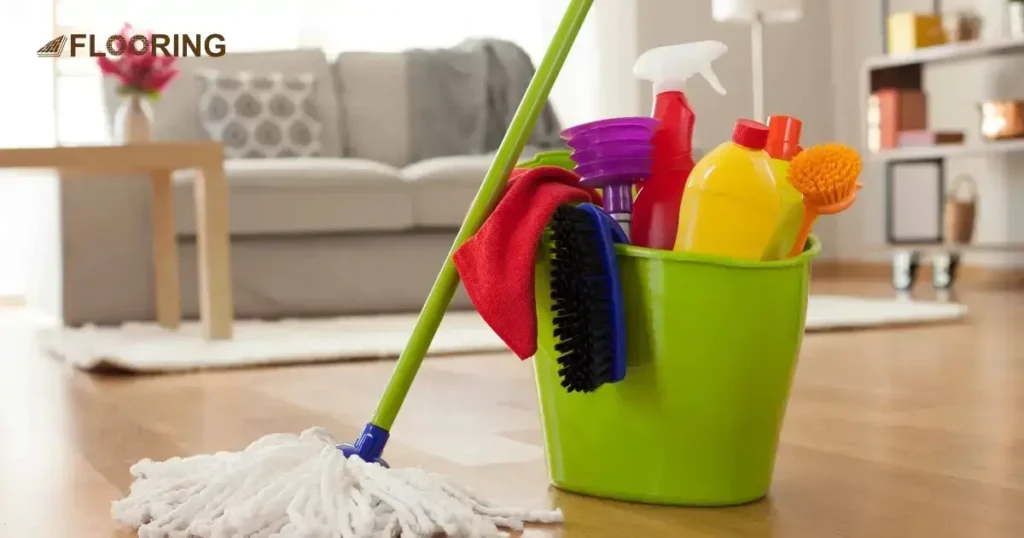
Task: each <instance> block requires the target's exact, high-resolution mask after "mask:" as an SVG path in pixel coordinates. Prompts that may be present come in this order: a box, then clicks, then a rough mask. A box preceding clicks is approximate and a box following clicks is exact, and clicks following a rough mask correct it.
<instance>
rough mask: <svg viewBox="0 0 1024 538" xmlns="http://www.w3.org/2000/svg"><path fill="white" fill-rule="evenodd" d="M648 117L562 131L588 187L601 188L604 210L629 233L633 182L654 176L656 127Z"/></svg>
mask: <svg viewBox="0 0 1024 538" xmlns="http://www.w3.org/2000/svg"><path fill="white" fill-rule="evenodd" d="M657 126H658V120H656V119H654V118H649V117H628V118H611V119H607V120H599V121H593V122H590V123H584V124H582V125H577V126H575V127H570V128H568V129H566V130H565V131H562V140H565V141H566V143H567V144H568V145H569V147H570V148H572V149H573V153H572V155H571V156H570V157H571V158H572V160H573V162H575V163H576V173H577V174H579V175H580V183H581V184H582V185H583V186H585V187H591V188H596V189H601V195H602V198H603V204H604V209H605V211H607V212H608V213H609V214H610V215H612V216H613V217H615V220H617V221H618V222H619V224H621V225H622V227H623V229H624V230H625V231H626V233H627V234H628V233H629V220H630V215H631V214H632V212H633V184H634V183H640V182H642V181H644V180H646V179H647V178H648V177H650V175H651V168H652V165H653V163H654V159H653V158H652V155H651V154H652V152H653V151H654V143H653V141H652V138H653V137H654V129H655V128H656V127H657Z"/></svg>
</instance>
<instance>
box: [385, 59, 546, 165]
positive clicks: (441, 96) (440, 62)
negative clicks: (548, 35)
mask: <svg viewBox="0 0 1024 538" xmlns="http://www.w3.org/2000/svg"><path fill="white" fill-rule="evenodd" d="M405 55H406V73H407V76H408V84H409V92H408V95H409V109H408V110H409V116H410V117H409V125H410V133H409V135H410V138H411V140H410V149H411V153H412V155H411V157H412V158H413V161H420V160H423V159H429V158H432V157H443V156H449V155H476V154H486V153H491V152H493V151H495V150H496V149H498V146H499V145H500V144H501V140H502V138H503V137H504V136H505V131H506V130H507V129H508V126H509V124H510V123H511V122H512V117H513V116H514V115H515V113H516V109H517V108H518V107H519V102H520V100H522V98H523V94H525V93H526V88H527V86H528V85H529V84H530V80H531V79H532V78H533V74H534V72H535V68H534V65H533V62H532V61H531V60H530V57H529V55H528V54H527V53H526V51H524V50H523V49H522V48H521V47H519V46H518V45H516V44H514V43H511V42H508V41H503V40H500V39H471V40H467V41H464V42H462V43H460V44H459V45H457V46H455V47H452V48H448V49H415V50H409V51H406V52H405ZM560 131H561V126H560V123H559V121H558V117H557V116H556V115H555V111H554V108H552V106H551V104H550V103H547V104H546V105H545V107H544V110H543V112H542V114H541V117H540V118H539V119H538V120H537V124H536V125H535V127H534V130H533V133H532V135H531V137H530V139H529V140H528V141H527V145H528V146H531V150H532V149H534V148H536V149H548V148H555V147H561V146H562V142H561V140H560V139H559V132H560Z"/></svg>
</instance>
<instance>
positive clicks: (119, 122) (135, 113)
mask: <svg viewBox="0 0 1024 538" xmlns="http://www.w3.org/2000/svg"><path fill="white" fill-rule="evenodd" d="M152 124H153V108H152V106H151V105H150V103H149V100H148V99H146V98H144V97H143V96H141V95H139V94H135V93H133V94H129V95H126V96H124V97H123V98H122V99H121V104H120V106H118V108H117V112H116V113H115V114H114V133H113V135H114V136H113V139H114V143H115V144H144V143H146V142H149V141H150V140H151V139H152V132H151V131H152Z"/></svg>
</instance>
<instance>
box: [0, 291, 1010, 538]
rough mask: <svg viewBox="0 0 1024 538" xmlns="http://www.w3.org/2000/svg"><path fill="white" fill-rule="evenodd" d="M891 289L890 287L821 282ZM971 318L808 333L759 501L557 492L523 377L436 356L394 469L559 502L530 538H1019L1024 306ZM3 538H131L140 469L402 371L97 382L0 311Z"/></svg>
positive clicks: (362, 404) (982, 305) (320, 407)
mask: <svg viewBox="0 0 1024 538" xmlns="http://www.w3.org/2000/svg"><path fill="white" fill-rule="evenodd" d="M816 291H819V292H830V293H850V294H853V293H857V294H887V293H888V290H887V288H886V287H885V286H884V284H879V285H874V284H871V285H866V284H852V283H835V282H829V283H825V284H816ZM961 298H962V299H963V300H965V301H966V302H967V303H968V305H969V306H970V307H971V320H970V321H969V322H968V323H966V324H958V325H946V326H932V327H919V328H912V329H900V330H878V331H866V332H846V333H831V334H819V335H810V336H808V337H807V338H806V339H805V344H804V350H803V354H802V357H801V362H800V366H799V369H798V372H797V375H796V381H795V386H794V388H793V394H792V398H791V401H790V405H789V411H788V414H787V418H786V423H785V429H784V432H783V435H782V446H781V448H780V452H779V456H778V463H777V467H776V475H775V480H774V484H773V487H772V490H771V493H770V495H769V497H768V498H767V499H766V500H763V501H761V502H758V503H755V504H751V505H748V506H743V507H738V508H729V509H673V508H659V507H651V506H641V505H632V504H624V503H616V502H608V501H601V500H595V499H589V498H583V497H578V496H575V495H571V494H566V493H562V492H559V491H557V490H555V489H553V488H551V487H549V486H548V481H547V476H546V470H545V466H544V461H543V459H542V458H543V456H542V449H541V433H540V431H539V420H538V418H537V412H536V403H535V390H534V387H533V383H532V368H531V367H530V365H529V364H528V363H522V362H520V361H519V360H517V359H516V358H514V357H513V356H512V355H510V354H504V355H494V356H476V357H455V358H431V359H428V360H427V361H426V363H425V364H424V367H423V370H422V371H421V375H420V376H419V378H418V379H417V383H416V385H415V386H414V388H413V390H412V393H411V395H410V398H409V400H408V401H407V404H406V407H405V408H404V409H403V412H402V415H401V418H400V419H399V421H398V423H397V424H396V426H395V430H394V434H395V437H394V438H393V442H392V443H391V445H390V446H389V447H388V452H387V456H388V458H389V460H390V461H391V463H392V464H393V465H396V466H410V465H420V466H424V467H426V468H428V469H431V470H434V471H438V472H443V473H447V474H450V475H452V476H454V477H457V478H458V479H460V480H462V481H464V482H466V483H467V484H469V485H470V486H473V487H475V488H477V489H479V490H480V491H482V492H485V493H487V494H488V495H490V496H492V497H495V498H497V499H501V500H506V501H508V502H510V503H526V504H534V505H537V506H548V505H557V506H560V507H561V508H562V509H563V510H564V512H565V516H566V519H567V521H566V524H565V525H564V526H563V527H551V528H541V529H531V530H529V531H527V532H526V533H525V534H524V536H531V537H533V536H569V537H587V538H590V537H615V538H647V537H670V538H674V537H695V538H705V537H707V538H710V537H715V538H726V537H740V536H743V537H775V538H779V537H784V538H790V537H792V538H798V537H800V538H803V537H806V538H839V537H842V538H888V537H892V538H918V537H920V538H947V537H948V538H988V537H1005V538H1011V537H1013V538H1019V537H1022V536H1024V345H1022V344H1024V338H1022V336H1021V332H1024V294H1021V293H1019V292H1013V293H1011V292H969V291H968V292H963V293H962V297H961ZM0 321H4V323H3V324H2V328H0V361H3V362H2V365H3V369H2V371H0V372H2V373H0V537H3V538H22V537H24V538H49V537H54V538H65V537H66V538H90V537H110V536H130V535H131V534H130V533H129V532H127V531H125V530H123V529H118V528H117V527H116V526H115V525H114V524H113V523H112V522H111V521H110V519H109V506H110V502H111V501H112V500H114V499H116V498H118V497H119V496H120V495H122V494H123V493H124V492H125V490H126V488H127V486H128V484H129V476H128V473H127V469H128V467H129V465H131V464H132V463H134V462H135V461H136V460H138V459H140V458H143V457H150V458H154V459H163V458H167V457H170V456H175V455H183V454H191V453H198V452H208V451H214V450H230V449H237V448H241V447H243V446H244V445H245V444H247V443H248V442H250V441H252V440H254V439H256V438H258V437H260V436H261V435H264V434H267V433H272V432H279V431H298V430H302V429H304V428H306V427H309V426H313V425H321V426H325V427H327V428H329V429H330V430H332V431H333V432H335V433H336V434H337V435H338V436H339V437H342V438H348V439H352V438H354V437H355V436H356V434H357V433H358V431H359V429H360V428H361V426H362V425H363V423H364V422H365V420H367V418H368V417H369V416H370V414H371V412H372V410H373V407H374V405H375V403H376V398H377V396H378V395H379V393H380V390H381V388H382V387H383V385H384V383H385V381H386V379H387V377H388V375H389V373H390V371H391V368H392V366H393V363H391V362H367V363H357V364H353V363H350V364H339V365H328V366H306V367H291V368H281V369H263V370H249V371H238V372H222V373H209V374H198V375H176V376H154V377H96V376H89V375H85V374H81V373H76V372H73V371H71V370H69V369H67V368H66V367H64V366H62V365H60V364H58V363H57V362H56V361H54V360H52V359H49V358H47V357H43V356H40V355H39V354H38V352H37V351H36V349H35V347H34V345H33V343H32V339H31V334H30V332H29V331H28V330H27V329H26V328H25V327H24V326H19V324H18V323H17V322H15V321H12V316H11V315H10V314H8V315H3V316H0Z"/></svg>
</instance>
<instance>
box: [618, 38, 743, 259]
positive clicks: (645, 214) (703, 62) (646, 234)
mask: <svg viewBox="0 0 1024 538" xmlns="http://www.w3.org/2000/svg"><path fill="white" fill-rule="evenodd" d="M727 50H728V48H727V47H726V46H725V44H723V43H721V42H718V41H699V42H696V43H684V44H682V45H671V46H667V47H657V48H654V49H651V50H648V51H647V52H645V53H643V54H641V55H640V57H639V58H637V61H636V65H635V66H634V67H633V74H634V75H635V76H636V77H637V78H640V79H643V80H648V81H651V82H652V83H654V96H655V97H654V112H653V114H652V115H653V116H654V117H655V118H656V119H658V120H659V121H660V122H661V124H660V125H659V126H658V128H657V130H656V131H655V133H654V138H653V142H654V151H653V160H654V163H653V166H652V170H651V177H650V178H649V179H648V180H647V181H645V182H644V183H643V186H642V187H641V188H640V191H639V192H638V193H637V196H636V200H635V201H634V202H633V229H632V239H631V242H632V243H633V244H634V245H637V246H641V247H647V248H656V249H663V250H672V248H673V245H674V244H675V241H676V229H677V226H678V223H679V205H680V203H681V201H682V197H683V188H684V187H685V186H686V179H687V177H689V175H690V171H691V170H693V166H694V162H693V127H694V121H695V119H696V118H695V116H694V114H693V110H692V109H691V108H690V103H689V101H688V100H687V99H686V95H685V94H684V93H683V90H684V89H685V86H686V81H687V80H688V79H689V78H690V77H692V76H693V75H694V74H700V75H701V76H703V77H704V79H705V80H707V82H708V84H710V85H711V87H712V88H714V90H715V91H717V92H718V93H720V94H723V95H724V94H725V88H723V87H722V84H721V83H720V82H719V81H718V77H717V76H715V73H714V71H712V70H711V62H713V61H714V60H716V59H718V58H719V57H720V56H722V55H723V54H725V52H726V51H727Z"/></svg>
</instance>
